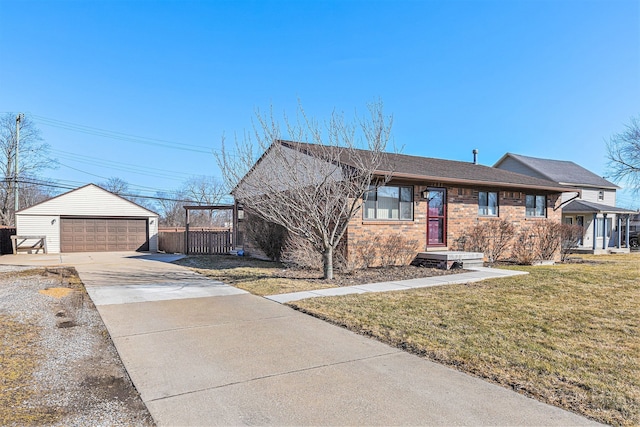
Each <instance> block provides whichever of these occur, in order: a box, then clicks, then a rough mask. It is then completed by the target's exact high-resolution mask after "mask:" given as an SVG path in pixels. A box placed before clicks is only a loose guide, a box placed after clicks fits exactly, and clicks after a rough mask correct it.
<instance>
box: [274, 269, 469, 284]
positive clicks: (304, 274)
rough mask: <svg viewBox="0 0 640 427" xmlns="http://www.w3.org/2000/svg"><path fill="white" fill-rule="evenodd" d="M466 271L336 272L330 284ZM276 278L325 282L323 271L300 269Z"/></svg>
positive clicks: (441, 274)
mask: <svg viewBox="0 0 640 427" xmlns="http://www.w3.org/2000/svg"><path fill="white" fill-rule="evenodd" d="M464 271H465V270H462V269H452V270H440V269H437V268H427V267H419V266H413V265H403V266H392V267H377V268H363V269H360V270H353V271H350V272H346V273H343V272H340V271H335V272H334V277H333V280H331V281H330V283H333V284H335V285H336V286H357V285H366V284H369V283H380V282H394V281H398V280H409V279H418V278H422V277H433V276H445V275H448V274H456V273H463V272H464ZM273 276H274V277H282V278H287V279H294V280H295V279H300V280H305V281H307V282H315V281H317V282H323V283H326V281H325V280H324V279H323V278H322V271H317V270H308V269H300V268H286V269H282V270H278V272H276V273H274V275H273Z"/></svg>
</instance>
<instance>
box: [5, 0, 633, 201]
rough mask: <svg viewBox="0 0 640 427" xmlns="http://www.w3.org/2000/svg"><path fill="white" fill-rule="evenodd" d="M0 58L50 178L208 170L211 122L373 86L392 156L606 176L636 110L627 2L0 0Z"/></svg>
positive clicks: (169, 175)
mask: <svg viewBox="0 0 640 427" xmlns="http://www.w3.org/2000/svg"><path fill="white" fill-rule="evenodd" d="M0 61H1V62H0V112H6V111H22V112H25V113H29V114H32V115H33V116H34V117H35V118H36V120H37V122H38V125H39V127H40V129H41V130H42V134H43V136H44V138H45V140H46V141H47V142H48V143H49V144H50V145H51V147H52V149H53V151H52V155H53V156H54V157H56V158H58V160H59V161H60V163H61V166H60V167H59V168H58V169H56V170H52V171H49V172H48V173H47V175H48V176H50V177H51V178H53V179H55V180H60V182H73V183H77V184H80V183H87V182H100V181H104V180H105V179H104V178H108V177H112V176H119V177H121V178H122V179H124V180H126V181H127V182H129V183H130V184H131V185H132V188H133V189H135V190H136V191H140V192H142V193H143V194H144V193H146V194H148V193H150V192H153V191H155V190H165V191H169V190H171V189H174V188H177V187H179V186H180V185H181V184H182V182H183V181H184V180H185V179H186V178H187V177H188V176H189V175H203V174H204V175H214V176H216V175H219V174H220V172H219V170H218V169H217V166H216V162H215V159H214V157H213V155H212V154H211V151H212V150H216V149H218V148H219V147H220V141H221V137H222V135H223V134H226V135H227V136H232V135H233V134H234V133H242V132H244V131H245V130H250V129H251V119H252V117H253V115H254V112H255V110H256V108H259V109H262V110H267V109H269V107H270V106H273V108H274V110H275V112H276V113H279V112H288V113H293V112H294V111H295V107H296V104H297V100H298V99H300V100H301V102H302V104H303V106H304V107H305V109H306V110H307V111H308V112H309V113H311V114H312V115H314V116H316V117H318V118H324V117H327V116H328V115H329V114H330V113H331V111H332V110H333V109H336V110H337V111H344V112H345V114H346V116H348V117H349V116H351V115H352V114H353V112H354V111H355V110H356V109H357V111H359V112H363V111H364V110H365V107H366V104H367V102H370V101H372V100H374V99H377V98H379V99H381V100H382V101H383V102H384V105H385V112H387V113H389V114H393V116H394V126H393V135H394V140H395V143H396V145H398V146H400V147H403V150H402V152H404V153H406V154H414V155H423V156H429V157H439V158H447V159H454V160H464V161H470V160H471V159H472V154H471V150H472V149H474V148H477V149H478V150H479V151H480V154H479V160H480V163H483V164H487V165H492V164H493V163H495V162H496V161H497V160H498V159H499V158H500V157H501V156H502V155H503V154H504V153H505V152H514V153H518V154H524V155H530V156H537V157H546V158H552V159H559V160H572V161H575V162H576V163H578V164H580V165H582V166H584V167H586V168H588V169H590V170H592V171H593V172H595V173H597V174H599V175H606V159H605V140H607V139H608V138H609V137H610V136H611V135H612V134H614V133H616V132H620V131H622V130H623V129H624V126H625V124H627V123H629V119H630V118H631V117H632V116H637V115H638V114H640V2H639V1H638V0H603V1H597V0H592V1H579V0H557V1H545V0H531V1H518V0H510V1H507V0H503V1H485V0H473V1H456V0H454V1H408V2H404V1H394V2H392V1H328V0H327V1H124V0H120V1H41V2H39V1H29V0H25V1H8V0H0ZM70 123H71V124H77V125H81V126H83V127H82V128H81V130H82V132H78V131H77V130H76V131H74V130H70V129H69V128H72V127H73V126H71V125H70ZM96 129H101V130H106V131H108V132H107V134H108V136H109V137H104V136H100V135H98V134H99V133H101V132H98V131H97V130H96ZM115 132H118V134H115ZM130 136H137V137H143V138H145V139H144V141H143V142H144V143H141V142H134V141H132V138H131V137H130ZM69 153H74V154H69ZM79 156H83V157H79ZM150 168H153V169H150ZM619 205H623V206H627V207H634V208H636V207H640V201H639V200H637V198H635V199H634V198H633V197H632V196H631V195H630V194H628V193H623V194H621V195H620V197H619Z"/></svg>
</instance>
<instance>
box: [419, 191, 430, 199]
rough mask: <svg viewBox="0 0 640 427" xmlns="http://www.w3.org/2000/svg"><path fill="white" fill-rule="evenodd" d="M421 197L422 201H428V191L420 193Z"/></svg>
mask: <svg viewBox="0 0 640 427" xmlns="http://www.w3.org/2000/svg"><path fill="white" fill-rule="evenodd" d="M420 194H421V195H422V198H423V199H428V198H429V190H424V191H423V192H422V193H420Z"/></svg>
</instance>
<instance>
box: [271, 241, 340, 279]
mask: <svg viewBox="0 0 640 427" xmlns="http://www.w3.org/2000/svg"><path fill="white" fill-rule="evenodd" d="M281 260H282V261H283V262H284V263H286V264H291V265H295V266H297V267H300V268H307V269H311V270H322V268H323V263H322V254H321V253H320V252H319V251H318V250H317V249H316V248H315V247H314V246H313V245H312V244H311V242H309V241H308V240H306V239H304V238H302V237H300V236H296V235H294V234H289V235H288V236H287V240H286V241H285V244H284V247H283V250H282V257H281ZM333 268H334V269H336V270H343V271H344V270H347V269H348V268H347V262H346V260H345V257H344V244H343V242H342V241H341V242H340V243H339V244H338V247H337V248H336V249H334V251H333Z"/></svg>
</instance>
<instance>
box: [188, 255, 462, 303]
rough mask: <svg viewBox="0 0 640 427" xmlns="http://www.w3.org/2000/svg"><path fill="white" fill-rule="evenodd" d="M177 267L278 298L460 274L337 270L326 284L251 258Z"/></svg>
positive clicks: (194, 259) (305, 272) (317, 276)
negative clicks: (285, 295)
mask: <svg viewBox="0 0 640 427" xmlns="http://www.w3.org/2000/svg"><path fill="white" fill-rule="evenodd" d="M175 263H176V264H180V265H183V266H186V267H190V268H192V269H193V270H195V271H197V272H198V273H200V274H203V275H205V276H207V277H211V278H212V279H215V280H219V281H221V282H224V283H226V284H228V285H233V286H235V287H237V288H240V289H244V290H245V291H248V292H251V293H252V294H256V295H277V294H285V293H290V292H301V291H312V290H316V289H326V288H335V287H338V286H355V285H364V284H368V283H379V282H388V281H394V280H406V279H415V278H418V277H431V276H440V275H443V274H451V273H457V272H460V270H449V271H446V270H438V269H436V268H425V267H416V266H412V265H403V266H394V267H386V268H365V269H360V270H353V271H340V270H337V271H335V273H334V278H333V279H332V280H324V279H323V278H322V271H320V270H309V269H302V268H291V267H287V266H286V265H283V264H280V263H278V262H271V261H261V260H258V259H255V258H249V257H239V256H231V255H192V256H188V257H185V258H182V259H180V260H178V261H175Z"/></svg>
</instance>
